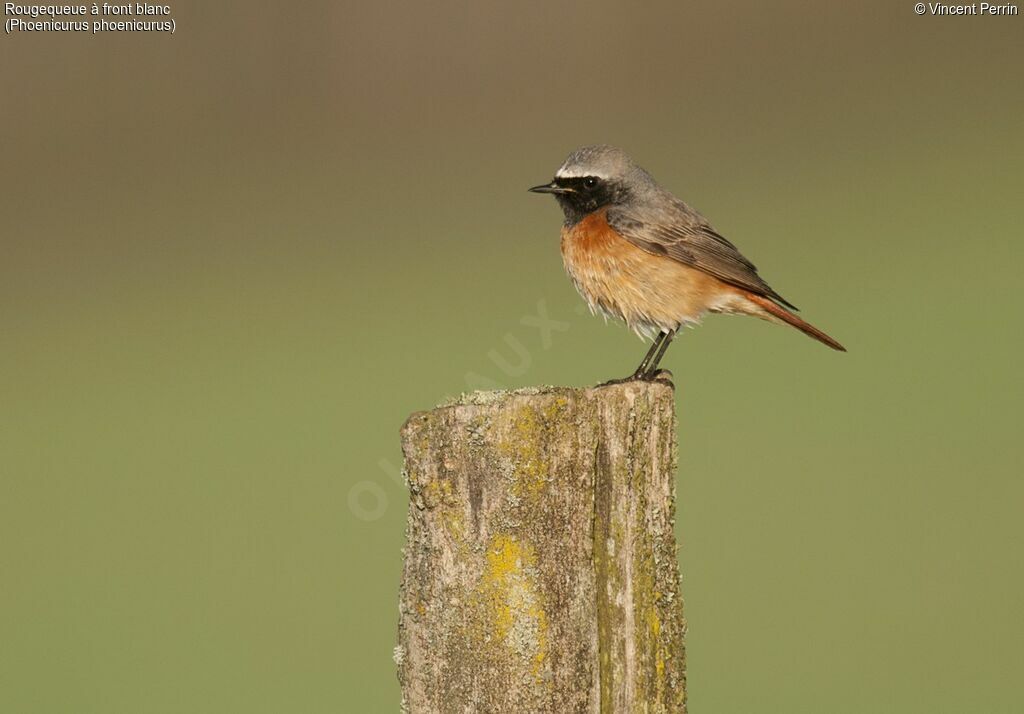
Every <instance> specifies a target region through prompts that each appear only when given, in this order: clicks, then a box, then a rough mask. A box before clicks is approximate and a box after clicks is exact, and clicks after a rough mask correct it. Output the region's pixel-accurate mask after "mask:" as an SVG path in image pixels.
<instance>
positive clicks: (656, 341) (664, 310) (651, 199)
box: [529, 144, 846, 382]
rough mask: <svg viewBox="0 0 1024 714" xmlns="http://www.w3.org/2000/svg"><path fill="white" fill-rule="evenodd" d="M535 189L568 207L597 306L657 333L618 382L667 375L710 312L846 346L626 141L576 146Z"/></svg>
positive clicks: (570, 256)
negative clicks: (683, 337)
mask: <svg viewBox="0 0 1024 714" xmlns="http://www.w3.org/2000/svg"><path fill="white" fill-rule="evenodd" d="M529 190H530V191H532V192H534V193H541V194H551V195H553V196H554V198H555V199H556V200H557V201H558V205H559V206H560V207H561V209H562V213H563V214H564V216H565V221H564V223H563V225H562V231H561V251H562V261H563V263H564V265H565V269H566V272H567V273H568V274H569V277H570V279H571V280H572V282H573V284H574V285H575V287H576V289H577V290H578V291H579V293H580V295H582V297H583V299H584V300H585V301H586V302H587V305H588V306H589V307H590V309H591V312H594V313H601V314H603V315H605V316H606V317H611V318H614V319H617V320H620V321H622V322H624V323H625V324H626V326H627V327H628V328H630V329H631V330H633V331H634V332H635V333H637V334H638V335H639V336H640V337H641V338H643V339H645V340H651V341H652V344H651V346H650V349H649V350H648V352H647V354H646V355H645V356H644V359H643V361H641V362H640V365H639V366H638V367H637V368H636V370H635V371H634V372H633V374H632V375H631V376H629V377H626V378H625V379H622V380H612V382H624V381H627V380H648V381H650V380H653V379H655V378H657V377H658V376H659V373H660V371H659V369H658V365H659V364H660V362H661V359H662V357H664V355H665V351H666V350H667V349H668V346H669V344H670V343H671V342H672V339H673V338H674V337H675V336H676V335H677V333H678V332H679V330H680V328H682V327H683V326H690V327H692V326H696V325H697V324H699V323H700V321H701V319H702V318H703V317H704V316H705V315H706V314H708V313H724V314H738V315H750V316H752V317H757V318H760V319H762V320H767V321H768V322H773V323H777V324H785V325H790V326H792V327H795V328H796V329H798V330H800V331H801V332H803V333H804V334H806V335H808V336H809V337H812V338H814V339H815V340H818V341H819V342H821V343H823V344H825V345H827V346H829V347H831V348H832V349H834V350H838V351H841V352H845V351H846V348H845V347H843V346H842V345H841V344H839V342H837V341H836V340H834V339H833V338H832V337H829V336H828V335H827V334H825V333H824V332H823V331H821V330H819V329H818V328H817V327H814V326H813V325H811V324H810V323H808V322H806V321H804V320H802V319H801V318H799V317H797V316H796V315H795V314H794V313H795V312H796V311H797V308H796V306H795V305H793V303H791V302H789V301H788V300H786V299H785V298H784V297H782V295H780V294H779V293H777V292H776V291H775V290H774V289H772V287H771V286H770V285H768V283H767V282H765V280H764V279H763V278H762V277H761V276H760V275H758V272H757V268H756V267H755V266H754V264H753V263H751V262H750V261H749V260H747V258H745V257H744V256H743V254H742V253H740V251H739V249H738V248H736V246H735V245H733V244H732V243H731V242H729V240H728V239H726V238H725V237H724V236H723V235H722V234H720V233H719V232H718V231H716V230H715V229H714V228H713V227H712V226H711V224H710V223H709V222H708V220H707V219H706V218H704V216H702V215H701V214H700V213H699V212H697V211H696V210H695V209H693V208H691V207H690V206H689V205H688V204H686V203H685V202H683V201H682V200H680V199H679V198H676V196H674V195H673V194H672V193H671V192H669V191H668V190H667V189H665V188H664V187H662V186H661V185H660V184H659V183H658V182H657V181H656V180H655V179H654V177H653V176H651V174H650V173H648V172H647V171H646V170H644V169H643V168H641V167H640V166H639V165H637V163H636V162H635V161H633V159H632V158H630V157H629V155H628V154H627V153H626V152H625V151H623V150H622V149H619V148H617V147H614V146H609V145H607V144H598V145H592V146H584V147H581V148H579V149H576V150H575V151H573V152H572V153H570V154H569V156H568V158H566V160H565V161H564V162H563V163H562V165H561V166H560V167H559V168H558V170H557V171H556V172H555V175H554V178H552V180H551V181H550V182H549V183H545V184H541V185H539V186H534V187H532V188H530V189H529Z"/></svg>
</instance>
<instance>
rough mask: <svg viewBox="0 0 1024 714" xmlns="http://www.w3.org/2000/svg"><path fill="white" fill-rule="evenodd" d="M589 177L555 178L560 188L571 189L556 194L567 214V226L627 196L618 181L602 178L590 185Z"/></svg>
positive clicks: (559, 203)
mask: <svg viewBox="0 0 1024 714" xmlns="http://www.w3.org/2000/svg"><path fill="white" fill-rule="evenodd" d="M588 179H589V177H586V176H581V177H572V178H556V179H555V184H556V185H557V186H558V187H559V188H565V189H569V191H568V192H567V193H556V194H555V198H556V199H557V200H558V205H559V206H561V207H562V213H563V214H565V225H566V226H574V225H576V224H577V223H579V222H580V221H582V220H583V219H584V218H586V217H587V216H588V215H590V214H591V213H593V212H594V211H596V210H598V209H599V208H603V207H605V206H608V205H610V204H612V203H615V202H617V201H621V200H623V199H624V198H625V197H626V196H625V188H624V187H623V186H621V185H620V184H618V183H616V182H610V181H604V180H601V181H598V182H597V184H596V185H592V186H588V185H587V181H588Z"/></svg>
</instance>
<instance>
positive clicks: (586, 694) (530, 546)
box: [395, 381, 686, 714]
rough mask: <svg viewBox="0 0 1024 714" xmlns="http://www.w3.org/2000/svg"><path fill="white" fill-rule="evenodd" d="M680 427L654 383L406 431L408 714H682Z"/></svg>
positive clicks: (400, 658)
mask: <svg viewBox="0 0 1024 714" xmlns="http://www.w3.org/2000/svg"><path fill="white" fill-rule="evenodd" d="M675 423H676V422H675V411H674V399H673V388H672V386H671V384H669V383H667V382H661V381H656V382H627V383H624V384H618V385H612V386H605V387H595V388H591V389H582V390H576V389H560V388H544V389H525V390H519V391H515V392H477V393H474V394H471V395H468V396H465V397H463V398H462V399H461V400H460V401H458V402H456V403H453V404H448V405H444V406H440V407H438V408H436V409H432V410H431V411H428V412H421V413H417V414H414V415H413V416H411V417H410V418H409V420H408V421H407V422H406V424H405V426H404V427H403V429H402V448H403V450H404V452H405V468H406V474H407V478H408V484H409V489H410V491H411V494H412V498H411V501H410V505H409V517H408V525H407V533H406V536H407V544H406V548H405V568H404V572H403V577H402V589H401V603H400V620H399V644H398V647H397V648H396V650H395V658H396V661H397V662H398V672H399V679H400V681H401V684H402V706H403V711H406V712H410V713H411V714H426V713H432V712H445V713H447V712H458V713H460V714H464V713H466V712H480V713H481V714H503V713H505V712H509V713H516V714H520V713H530V714H534V713H537V712H552V713H555V714H567V713H575V712H587V713H591V712H593V713H598V712H601V713H607V712H615V713H619V712H622V713H626V712H629V713H632V712H649V713H651V714H655V713H658V712H672V713H673V714H675V713H677V712H685V708H686V704H685V702H686V660H685V654H684V648H683V637H684V635H685V632H686V623H685V620H684V619H683V602H682V597H681V595H680V592H679V570H678V566H677V561H676V542H675V536H674V534H673V528H672V527H673V518H674V510H675V503H674V495H675V485H674V471H675Z"/></svg>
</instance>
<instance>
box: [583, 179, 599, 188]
mask: <svg viewBox="0 0 1024 714" xmlns="http://www.w3.org/2000/svg"><path fill="white" fill-rule="evenodd" d="M583 185H584V186H586V187H587V188H594V187H595V186H597V179H596V178H594V177H593V176H587V177H586V178H585V179H583Z"/></svg>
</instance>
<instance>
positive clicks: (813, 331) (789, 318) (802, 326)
mask: <svg viewBox="0 0 1024 714" xmlns="http://www.w3.org/2000/svg"><path fill="white" fill-rule="evenodd" d="M747 298H749V299H750V301H751V302H752V303H754V304H756V305H757V306H758V307H760V308H761V309H763V310H764V311H765V312H767V313H768V314H769V315H771V316H772V317H777V318H778V319H780V320H782V321H783V322H785V323H786V324H787V325H792V326H793V327H795V328H796V329H798V330H800V332H802V333H804V334H805V335H807V336H808V337H813V338H814V339H816V340H817V341H818V342H821V343H823V344H826V345H828V346H829V347H831V348H832V349H834V350H839V351H840V352H846V348H845V347H843V346H842V345H841V344H839V343H838V342H836V341H835V340H833V339H832V338H831V337H829V336H828V335H826V334H825V333H824V332H822V331H821V330H819V329H818V328H817V327H815V326H814V325H812V324H810V323H808V322H804V321H803V320H801V319H800V318H799V317H797V316H796V315H794V314H793V313H791V312H790V311H789V310H787V309H786V308H784V307H781V306H779V305H777V304H776V303H774V302H772V301H771V300H770V299H768V298H766V297H763V296H761V295H755V294H754V293H747Z"/></svg>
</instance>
